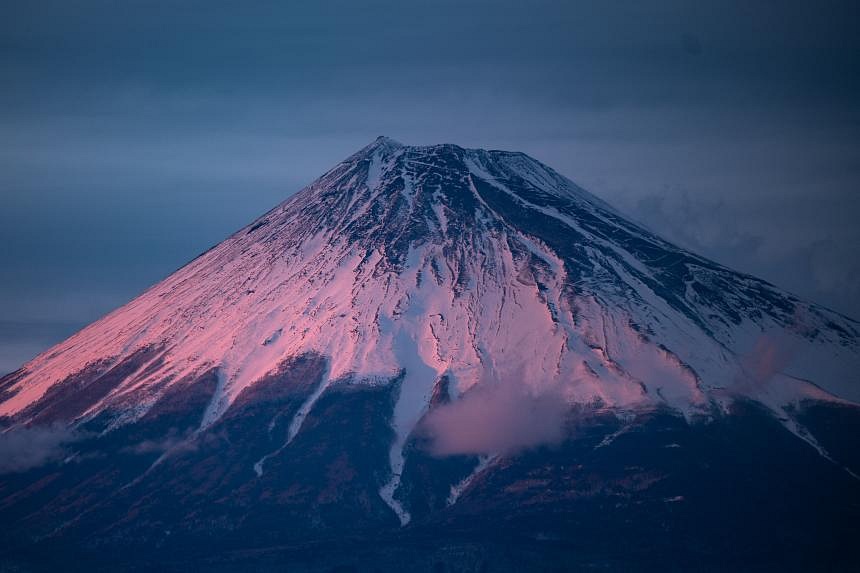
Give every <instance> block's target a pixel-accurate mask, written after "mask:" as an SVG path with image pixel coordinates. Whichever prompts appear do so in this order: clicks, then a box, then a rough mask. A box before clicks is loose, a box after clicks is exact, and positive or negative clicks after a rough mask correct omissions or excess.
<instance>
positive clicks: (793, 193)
mask: <svg viewBox="0 0 860 573" xmlns="http://www.w3.org/2000/svg"><path fill="white" fill-rule="evenodd" d="M0 4H2V14H3V17H2V18H0V74H2V84H0V86H2V89H0V273H2V275H0V372H2V371H9V370H13V369H15V368H17V367H18V366H19V365H20V363H22V362H23V361H25V360H26V359H29V358H30V357H32V355H34V354H36V353H37V352H38V351H41V350H42V349H44V348H45V347H46V346H48V345H50V344H51V343H53V342H56V341H58V340H59V339H61V338H63V337H65V336H66V335H68V334H70V333H71V332H73V331H74V330H75V329H77V328H79V327H81V326H83V325H84V324H86V323H88V322H90V321H92V320H94V319H96V318H98V317H99V316H101V315H102V314H104V313H105V312H107V311H109V310H110V309H112V308H114V307H116V306H118V305H119V304H121V303H123V302H125V301H127V300H128V299H130V298H132V297H133V296H134V295H135V294H137V293H138V292H140V291H141V290H142V289H144V288H145V287H147V286H148V285H150V284H152V283H153V282H155V281H157V280H159V279H161V278H163V277H164V276H166V275H167V274H169V273H170V272H171V271H173V270H174V269H175V268H177V267H179V266H181V265H182V264H183V263H184V262H186V261H187V260H189V259H190V258H192V257H193V256H195V255H196V254H198V253H199V252H201V251H203V250H205V249H206V248H208V247H209V246H211V245H212V244H214V243H216V242H218V241H219V240H220V239H222V238H224V237H225V236H226V235H228V234H229V233H230V232H231V231H233V230H235V229H236V228H238V227H240V226H242V225H243V224H245V223H247V222H248V221H250V220H251V219H252V218H254V217H255V216H257V215H259V214H260V213H262V212H264V211H266V210H268V209H269V208H270V207H272V206H273V205H275V204H276V203H278V202H280V201H281V200H283V199H284V198H286V197H287V196H289V195H290V194H291V193H294V192H295V191H297V190H298V189H300V188H301V187H302V186H303V185H305V184H307V183H308V182H310V181H311V180H313V179H314V178H315V177H316V176H318V175H319V174H321V173H322V172H323V171H324V170H326V169H327V168H328V167H330V166H332V165H333V164H334V163H336V162H337V161H339V160H341V159H342V158H344V157H345V156H347V155H349V154H350V153H351V152H353V151H355V150H356V149H358V148H359V147H362V146H363V145H366V144H367V143H369V142H370V140H371V139H373V138H374V137H375V136H377V135H381V134H384V135H388V136H391V137H394V138H395V139H398V140H400V141H402V142H404V143H412V144H430V143H441V142H453V143H457V144H460V145H463V146H470V147H491V148H501V149H512V150H520V151H525V152H526V153H529V154H530V155H532V156H534V157H536V158H537V159H539V160H541V161H543V162H545V163H547V164H549V165H550V166H552V167H554V168H556V169H557V170H558V171H560V172H562V173H564V174H565V175H567V176H568V177H570V178H571V179H573V180H574V181H576V182H577V183H579V184H580V185H582V186H584V187H585V188H587V189H589V190H590V191H592V192H594V193H596V194H597V195H599V196H601V197H603V198H604V199H606V200H608V201H609V202H611V203H613V204H615V205H616V206H617V207H619V208H620V209H621V210H622V211H625V212H626V213H628V214H629V215H631V216H632V217H633V218H635V219H637V220H639V221H640V222H642V223H644V224H646V225H647V226H649V227H651V228H652V229H653V230H655V231H657V232H658V233H660V234H662V235H664V236H665V237H667V238H669V239H671V240H674V241H675V242H677V243H679V244H681V245H682V246H685V247H688V248H690V249H692V250H695V251H698V252H700V253H701V254H704V255H706V256H709V257H711V258H713V259H716V260H717V261H719V262H721V263H724V264H727V265H729V266H732V267H735V268H737V269H740V270H743V271H746V272H750V273H753V274H756V275H759V276H761V277H763V278H765V279H768V280H770V281H772V282H774V283H776V284H778V285H780V286H782V287H784V288H787V289H789V290H791V291H793V292H795V293H797V294H799V295H801V296H803V297H806V298H810V299H812V300H815V301H817V302H820V303H823V304H825V305H827V306H830V307H832V308H835V309H836V310H839V311H841V312H843V313H846V314H848V315H849V316H852V317H854V318H860V255H858V254H857V253H858V252H860V225H858V223H857V222H858V218H860V39H858V38H860V34H858V33H857V27H858V23H860V2H856V1H846V2H827V1H823V2H809V1H791V0H773V1H764V0H743V1H736V2H733V1H720V2H690V1H689V0H677V1H669V0H664V1H660V2H646V1H643V0H636V1H604V2H596V1H595V2H573V1H557V2H541V1H534V0H531V1H528V2H523V1H499V0H496V1H489V0H487V1H468V0H457V1H434V2H430V1H420V0H399V1H393V2H361V1H359V0H353V1H343V2H327V1H321V0H316V1H313V2H287V1H281V2H260V1H257V2H238V1H237V2H220V1H217V0H206V1H201V2H192V1H178V0H177V1H172V2H168V1H158V0H145V1H130V0H124V1H122V2H116V1H102V2H96V1H80V2H69V1H68V0H60V1H56V2H43V1H39V0H21V1H19V2H10V1H8V0H0Z"/></svg>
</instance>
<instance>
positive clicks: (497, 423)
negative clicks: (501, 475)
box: [422, 380, 570, 457]
mask: <svg viewBox="0 0 860 573" xmlns="http://www.w3.org/2000/svg"><path fill="white" fill-rule="evenodd" d="M569 411H570V408H569V406H568V404H567V400H566V399H565V397H564V395H563V394H562V392H561V389H560V387H559V386H557V385H551V386H547V387H543V388H541V389H539V390H538V391H535V390H534V389H532V388H529V387H528V385H527V384H522V383H520V382H518V381H514V380H507V381H501V382H495V383H493V382H487V383H482V384H479V385H477V386H475V387H474V388H472V389H471V390H469V391H468V392H466V393H465V394H464V395H463V396H461V397H460V399H458V400H456V401H454V402H450V403H448V404H445V405H442V406H440V407H437V408H435V409H434V410H431V411H430V413H429V414H428V415H427V417H426V418H425V419H424V421H423V426H422V430H423V432H424V433H425V434H426V436H427V437H429V439H430V445H429V450H430V453H431V454H433V455H435V456H440V457H442V456H450V455H456V454H483V455H492V454H512V453H516V452H519V451H522V450H526V449H529V448H534V447H537V446H541V445H548V444H557V443H559V442H560V441H561V440H562V439H563V438H564V436H565V421H566V417H567V414H568V412H569Z"/></svg>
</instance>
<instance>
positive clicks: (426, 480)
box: [0, 356, 860, 571]
mask: <svg viewBox="0 0 860 573" xmlns="http://www.w3.org/2000/svg"><path fill="white" fill-rule="evenodd" d="M324 368H325V365H324V361H323V360H321V359H320V358H319V357H316V356H303V357H299V358H297V359H295V360H292V361H289V362H288V363H286V364H284V367H283V369H282V371H281V372H280V373H278V374H277V375H274V376H272V377H271V378H269V379H267V380H266V381H265V383H262V384H261V385H260V386H258V387H255V389H254V391H252V392H251V391H249V392H248V393H247V395H243V396H242V398H241V399H240V400H237V402H236V403H235V404H234V405H233V406H232V407H231V409H230V411H229V412H228V414H227V415H225V416H224V418H223V419H222V420H220V421H219V422H218V423H217V424H216V425H214V426H212V427H211V428H210V429H209V430H207V431H206V432H204V433H202V434H197V435H192V434H190V433H189V429H190V428H191V427H192V426H193V424H192V423H189V420H190V421H193V420H195V419H198V418H199V417H200V416H201V415H202V410H203V408H204V407H205V405H206V403H207V400H206V395H205V391H204V390H205V389H206V388H209V389H210V391H211V389H213V388H214V385H215V383H216V381H217V375H216V373H214V372H212V373H209V374H207V375H206V376H207V377H208V379H207V380H201V381H197V382H198V383H196V384H191V383H189V384H187V385H184V386H182V387H183V388H185V389H186V392H185V393H183V392H182V391H180V390H178V389H177V390H176V391H174V392H172V393H171V394H170V395H169V396H165V397H164V398H163V399H162V401H161V402H160V404H159V405H158V407H156V408H153V410H151V412H150V414H148V415H147V417H146V419H142V420H141V421H139V422H138V423H137V424H133V425H129V426H127V427H124V428H123V429H121V430H117V431H116V432H111V433H106V434H101V435H99V434H92V435H88V436H86V437H85V438H83V439H82V441H80V442H79V443H76V444H74V446H75V450H76V451H77V457H78V459H77V460H76V461H69V462H67V463H65V464H63V465H60V466H52V467H45V468H39V469H34V470H31V471H29V472H25V473H20V474H7V475H5V476H2V479H0V518H2V522H3V523H4V524H8V525H9V526H8V527H6V528H4V531H3V537H2V545H0V551H2V553H0V560H2V561H3V562H4V563H8V564H10V565H11V564H15V565H16V566H20V567H22V568H23V569H21V570H24V571H41V570H53V569H55V568H56V567H57V566H60V564H62V566H63V569H64V570H87V571H93V570H105V571H110V570H143V569H146V568H157V569H159V570H168V571H169V570H175V571H179V570H183V569H187V568H192V569H193V568H195V567H199V568H205V569H206V570H212V571H279V570H289V571H338V570H343V571H400V570H416V571H532V570H534V571H544V570H550V571H553V570H591V569H593V568H599V569H601V570H609V571H631V570H632V571H666V570H676V571H689V570H704V571H723V570H761V571H784V570H791V571H801V570H831V571H849V570H852V568H853V565H856V563H857V554H856V548H855V547H854V544H853V540H854V539H856V536H857V534H858V533H860V525H858V524H860V485H858V484H860V482H858V480H857V479H856V477H854V476H852V475H851V474H850V473H849V472H848V471H846V470H845V469H844V468H843V467H841V466H842V465H843V464H845V465H846V466H847V465H849V464H850V463H853V461H852V460H849V459H845V460H842V459H838V458H836V457H834V461H828V460H826V459H824V458H823V457H821V456H820V455H819V453H818V452H817V451H815V449H813V448H812V447H810V446H809V445H808V444H807V443H805V442H804V441H802V440H800V439H799V438H797V437H796V436H794V435H792V434H790V433H788V432H786V431H785V430H784V428H783V427H782V426H781V424H780V423H779V421H778V420H776V419H774V418H773V417H772V416H771V414H770V413H768V412H767V411H765V410H763V409H762V408H761V407H759V406H757V405H755V404H753V403H744V402H739V403H738V404H737V405H736V407H735V409H734V410H733V411H732V412H731V413H729V414H726V415H721V416H718V417H716V418H715V419H713V420H712V421H710V422H707V423H705V422H699V423H692V424H690V423H688V422H686V421H685V420H684V419H683V418H679V417H678V416H677V415H675V414H673V413H672V412H670V411H660V410H656V411H651V412H643V413H641V414H640V415H639V416H637V417H636V418H635V419H634V420H631V421H629V422H624V423H622V422H619V421H618V419H617V418H616V417H615V416H612V415H608V414H599V413H596V414H591V415H587V416H584V415H577V416H576V417H575V418H572V419H571V428H570V430H571V431H570V438H569V439H567V440H566V441H565V442H564V443H563V444H561V445H558V446H554V447H544V448H538V449H534V450H531V451H526V452H522V453H520V454H517V455H513V456H508V457H504V458H500V459H498V460H496V461H495V462H494V463H492V464H490V465H489V466H488V467H487V468H486V469H485V470H483V471H482V472H481V473H479V474H478V475H476V476H475V477H474V478H473V479H472V481H471V482H470V483H469V485H468V487H467V488H465V490H464V491H463V492H462V494H461V495H460V497H459V498H458V499H457V501H456V503H455V504H453V505H448V504H446V502H445V499H444V498H445V497H447V495H446V494H447V489H448V488H450V486H451V485H452V484H454V483H457V482H458V481H459V480H461V479H462V478H463V476H464V475H467V474H468V473H469V472H470V471H471V470H472V469H473V468H474V466H475V464H476V460H474V459H468V458H467V457H460V458H447V459H435V458H432V457H430V456H429V455H428V454H427V453H426V452H425V451H423V450H422V448H421V445H420V439H419V438H416V439H415V442H414V443H413V445H412V446H411V447H410V448H408V449H407V460H408V461H407V465H406V470H405V471H404V474H403V482H404V492H405V496H404V497H406V498H407V499H409V500H410V508H411V509H412V510H413V517H414V519H413V522H412V523H410V524H409V526H407V527H405V528H401V527H399V523H398V521H397V519H396V517H395V516H394V515H393V513H392V512H391V510H390V509H389V508H388V506H386V505H385V504H384V503H383V502H382V500H381V499H380V498H379V495H378V491H379V487H380V486H381V485H382V483H384V481H385V479H386V478H387V474H386V472H387V468H388V464H387V447H386V445H387V444H388V443H390V441H391V440H392V439H393V436H392V432H391V429H390V426H389V425H388V418H389V416H390V415H391V409H392V407H393V396H392V388H396V386H391V385H388V386H382V385H381V386H376V387H373V386H355V385H349V384H336V385H334V386H332V387H331V388H330V389H329V390H328V391H326V392H325V393H324V394H323V396H322V398H321V399H320V401H319V403H318V407H316V408H314V410H313V411H312V412H311V414H310V415H309V416H308V418H307V419H306V421H305V423H304V425H303V428H302V430H301V431H300V432H299V433H298V434H297V436H296V438H295V439H294V440H293V441H292V442H290V443H289V444H286V445H285V444H284V438H285V436H286V428H285V427H284V424H283V421H284V420H285V419H286V414H288V413H289V412H290V411H292V410H295V409H296V408H298V404H299V403H300V397H301V395H302V394H303V393H304V394H307V393H309V392H311V391H312V390H313V387H314V385H315V383H316V382H318V381H319V379H320V377H321V375H322V372H323V370H324ZM291 380H292V381H293V382H297V381H299V380H300V381H301V382H299V383H296V384H287V382H289V381H291ZM801 415H802V416H805V417H808V418H814V419H815V420H819V421H820V422H821V423H822V424H826V426H827V428H828V429H829V432H830V434H827V433H826V432H825V433H824V434H822V435H831V434H832V435H833V436H834V438H833V439H836V436H838V439H839V440H840V447H836V446H835V445H833V446H832V448H831V450H832V451H833V452H834V456H835V452H837V451H838V452H840V453H843V452H844V453H845V455H848V456H851V455H853V453H854V452H857V451H860V450H858V447H860V443H858V435H860V434H858V433H857V432H851V431H850V430H851V429H852V428H856V425H857V424H858V423H860V410H858V409H857V408H854V407H848V406H841V405H833V404H826V403H809V404H806V405H805V406H804V408H803V411H802V414H801ZM251 420H253V421H254V422H255V423H249V422H250V421H251ZM257 422H265V423H257ZM269 422H274V423H273V424H272V425H269ZM269 428H271V430H270V429H269ZM128 444H137V446H136V447H131V448H130V447H129V445H128ZM278 448H281V449H278ZM273 450H274V451H275V452H276V453H275V454H274V455H272V456H271V457H270V458H269V459H268V460H267V461H266V464H265V468H264V471H263V473H262V475H257V474H256V473H255V471H254V463H255V461H256V460H257V459H259V457H260V456H262V455H266V453H271V451H273ZM159 458H161V459H160V461H158V462H157V463H156V460H159ZM71 556H73V557H74V560H73V561H71V562H70V561H68V559H69V558H70V557H71Z"/></svg>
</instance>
